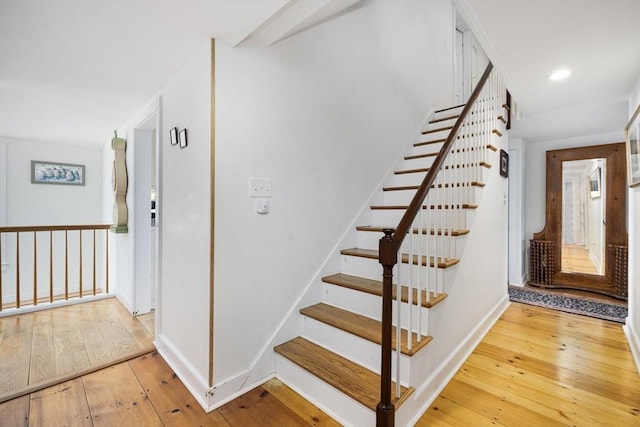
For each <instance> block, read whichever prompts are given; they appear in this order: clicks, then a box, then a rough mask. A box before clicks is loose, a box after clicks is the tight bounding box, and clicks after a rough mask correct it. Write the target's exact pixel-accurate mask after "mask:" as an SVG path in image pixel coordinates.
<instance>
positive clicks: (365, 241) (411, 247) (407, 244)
mask: <svg viewBox="0 0 640 427" xmlns="http://www.w3.org/2000/svg"><path fill="white" fill-rule="evenodd" d="M382 236H383V234H382V233H379V232H373V231H359V232H358V247H359V248H362V249H374V250H377V249H378V247H379V244H380V238H381V237H382ZM461 238H463V237H455V236H454V237H449V236H441V235H440V236H439V235H431V234H423V235H419V234H414V235H413V236H411V235H408V236H407V237H405V240H404V242H402V252H404V253H409V251H411V253H416V252H417V251H418V249H420V250H421V253H425V250H427V249H428V250H429V253H430V254H433V253H435V252H434V251H435V250H437V251H438V252H437V253H442V248H443V247H444V248H446V249H449V248H450V247H452V248H453V250H452V251H447V252H445V253H446V254H448V255H449V256H452V257H456V254H457V252H456V250H455V249H456V246H457V239H461ZM410 239H412V240H413V241H410Z"/></svg>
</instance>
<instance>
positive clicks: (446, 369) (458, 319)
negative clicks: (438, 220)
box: [396, 137, 509, 425]
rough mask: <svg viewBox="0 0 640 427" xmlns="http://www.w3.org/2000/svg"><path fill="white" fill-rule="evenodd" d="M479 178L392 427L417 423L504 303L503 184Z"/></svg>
mask: <svg viewBox="0 0 640 427" xmlns="http://www.w3.org/2000/svg"><path fill="white" fill-rule="evenodd" d="M503 144H504V145H506V138H504V137H503V138H502V140H500V139H497V138H495V139H494V145H495V146H497V147H500V146H502V145H503ZM498 161H499V153H498V152H496V153H493V154H492V155H491V156H490V160H489V162H490V163H491V164H493V165H497V164H498ZM484 179H485V181H486V184H487V185H486V187H484V189H483V190H482V192H481V196H480V199H478V204H479V206H478V208H477V209H476V210H475V212H474V215H473V222H472V223H470V224H469V229H470V233H469V235H468V236H467V238H466V242H465V247H464V252H463V254H461V261H460V263H459V264H457V265H456V266H455V267H454V269H455V270H454V271H455V274H452V275H450V276H449V280H451V281H450V282H448V283H446V284H445V289H444V291H445V292H446V293H447V294H448V297H447V298H446V299H445V300H444V301H443V302H441V303H440V304H438V305H437V306H436V307H434V308H432V309H431V310H429V334H430V335H432V336H433V337H434V340H433V342H432V343H430V345H428V346H427V347H425V348H424V349H423V350H421V351H420V352H419V353H418V354H416V355H414V356H413V357H412V358H411V359H410V361H409V362H408V363H409V367H408V370H409V378H410V379H409V385H411V386H412V387H414V388H415V391H414V393H413V394H412V395H411V396H410V397H409V399H408V400H407V401H406V402H405V403H404V405H403V406H402V407H401V408H399V410H398V411H397V412H396V425H413V424H415V422H417V420H418V419H419V417H420V416H421V415H422V414H423V413H424V412H425V411H426V410H427V409H428V407H429V405H431V403H432V402H433V401H434V400H435V398H436V397H437V396H438V394H439V393H440V392H441V391H442V389H443V388H444V387H445V386H446V384H447V383H448V382H449V380H450V379H451V378H452V377H453V375H454V374H455V372H456V371H457V370H458V369H459V368H460V366H462V364H463V363H464V361H465V360H466V358H467V357H468V356H469V355H470V354H471V352H472V351H473V349H474V348H475V347H476V346H477V344H478V343H479V342H480V340H481V339H482V337H483V336H484V335H485V334H486V333H487V332H488V331H489V329H490V328H491V326H493V324H494V323H495V322H496V321H497V320H498V318H499V317H500V316H501V315H502V313H503V312H504V310H505V309H506V308H507V306H508V304H509V298H508V294H507V286H506V284H507V281H508V277H507V261H506V260H507V230H508V223H507V221H508V216H507V204H506V195H507V180H506V179H504V178H503V177H501V176H500V175H499V170H498V168H497V167H493V168H491V169H490V170H488V171H486V172H485V178H484Z"/></svg>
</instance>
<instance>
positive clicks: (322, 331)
mask: <svg viewBox="0 0 640 427" xmlns="http://www.w3.org/2000/svg"><path fill="white" fill-rule="evenodd" d="M303 336H304V337H305V338H306V339H308V340H309V341H313V342H314V343H316V344H319V345H321V346H322V347H324V348H326V349H329V350H331V351H333V352H334V353H336V354H339V355H340V356H342V357H345V358H347V359H349V360H351V361H352V362H355V363H357V364H358V365H361V366H364V367H365V368H367V369H369V370H371V371H373V372H376V373H378V374H380V358H381V352H380V346H379V345H378V344H376V343H373V342H371V341H369V340H366V339H364V338H360V337H358V336H356V335H353V334H351V333H348V332H345V331H343V330H341V329H337V328H334V327H333V326H330V325H327V324H326V323H323V322H320V321H318V320H315V319H312V318H310V317H305V319H304V333H303ZM392 354H393V356H392V357H393V360H395V358H396V353H395V351H394V352H393V353H392ZM408 363H409V362H408V360H407V356H405V355H401V356H400V364H401V367H400V373H401V378H400V384H402V385H405V386H406V385H407V384H408V382H409V370H408V368H403V366H408ZM392 372H393V378H395V377H396V367H395V363H394V366H393V368H392Z"/></svg>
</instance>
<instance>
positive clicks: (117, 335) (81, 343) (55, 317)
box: [0, 298, 154, 425]
mask: <svg viewBox="0 0 640 427" xmlns="http://www.w3.org/2000/svg"><path fill="white" fill-rule="evenodd" d="M147 327H148V326H147ZM147 327H145V326H144V325H143V324H142V323H141V322H139V321H138V320H136V319H135V318H134V317H132V316H131V315H130V314H129V313H128V312H127V310H126V309H125V308H124V307H123V306H122V305H121V304H120V302H118V301H117V300H116V299H115V298H108V299H104V300H99V301H93V302H88V303H83V304H76V305H70V306H65V307H59V308H55V309H49V310H43V311H38V312H33V313H25V314H20V315H16V316H8V317H3V318H0V402H1V401H4V400H6V399H8V398H12V397H14V396H16V395H18V394H20V393H22V392H25V391H30V390H36V389H38V388H39V387H40V388H41V387H42V386H46V385H51V384H55V383H57V382H60V380H62V379H65V378H67V377H68V376H70V375H77V374H78V373H83V372H90V371H91V370H95V369H96V368H100V367H104V366H106V365H108V364H110V363H113V362H114V361H121V360H126V359H127V358H131V357H133V356H135V355H139V354H141V353H143V352H144V353H146V352H149V351H152V350H154V347H153V344H152V341H153V333H152V332H151V333H150V332H149V330H148V329H147ZM0 425H4V424H3V423H1V422H0Z"/></svg>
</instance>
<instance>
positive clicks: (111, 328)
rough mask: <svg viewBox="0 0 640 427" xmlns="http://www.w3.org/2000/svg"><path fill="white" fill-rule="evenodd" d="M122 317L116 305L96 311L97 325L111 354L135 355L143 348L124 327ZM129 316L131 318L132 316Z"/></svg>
mask: <svg viewBox="0 0 640 427" xmlns="http://www.w3.org/2000/svg"><path fill="white" fill-rule="evenodd" d="M118 305H119V304H118ZM122 316H123V314H122V313H121V312H120V313H119V312H118V307H117V306H116V305H114V306H113V307H107V309H106V310H96V313H95V319H96V324H97V325H98V329H99V330H100V332H101V333H102V336H103V338H104V342H105V345H106V347H107V349H108V351H109V352H110V353H111V354H124V353H133V352H135V351H136V350H138V349H139V348H142V347H140V346H139V345H138V341H137V340H136V338H135V337H133V336H132V335H131V334H130V333H129V331H128V330H127V328H126V327H125V326H124V324H123V320H122V319H121V317H122ZM128 316H129V317H131V315H130V314H128Z"/></svg>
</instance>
